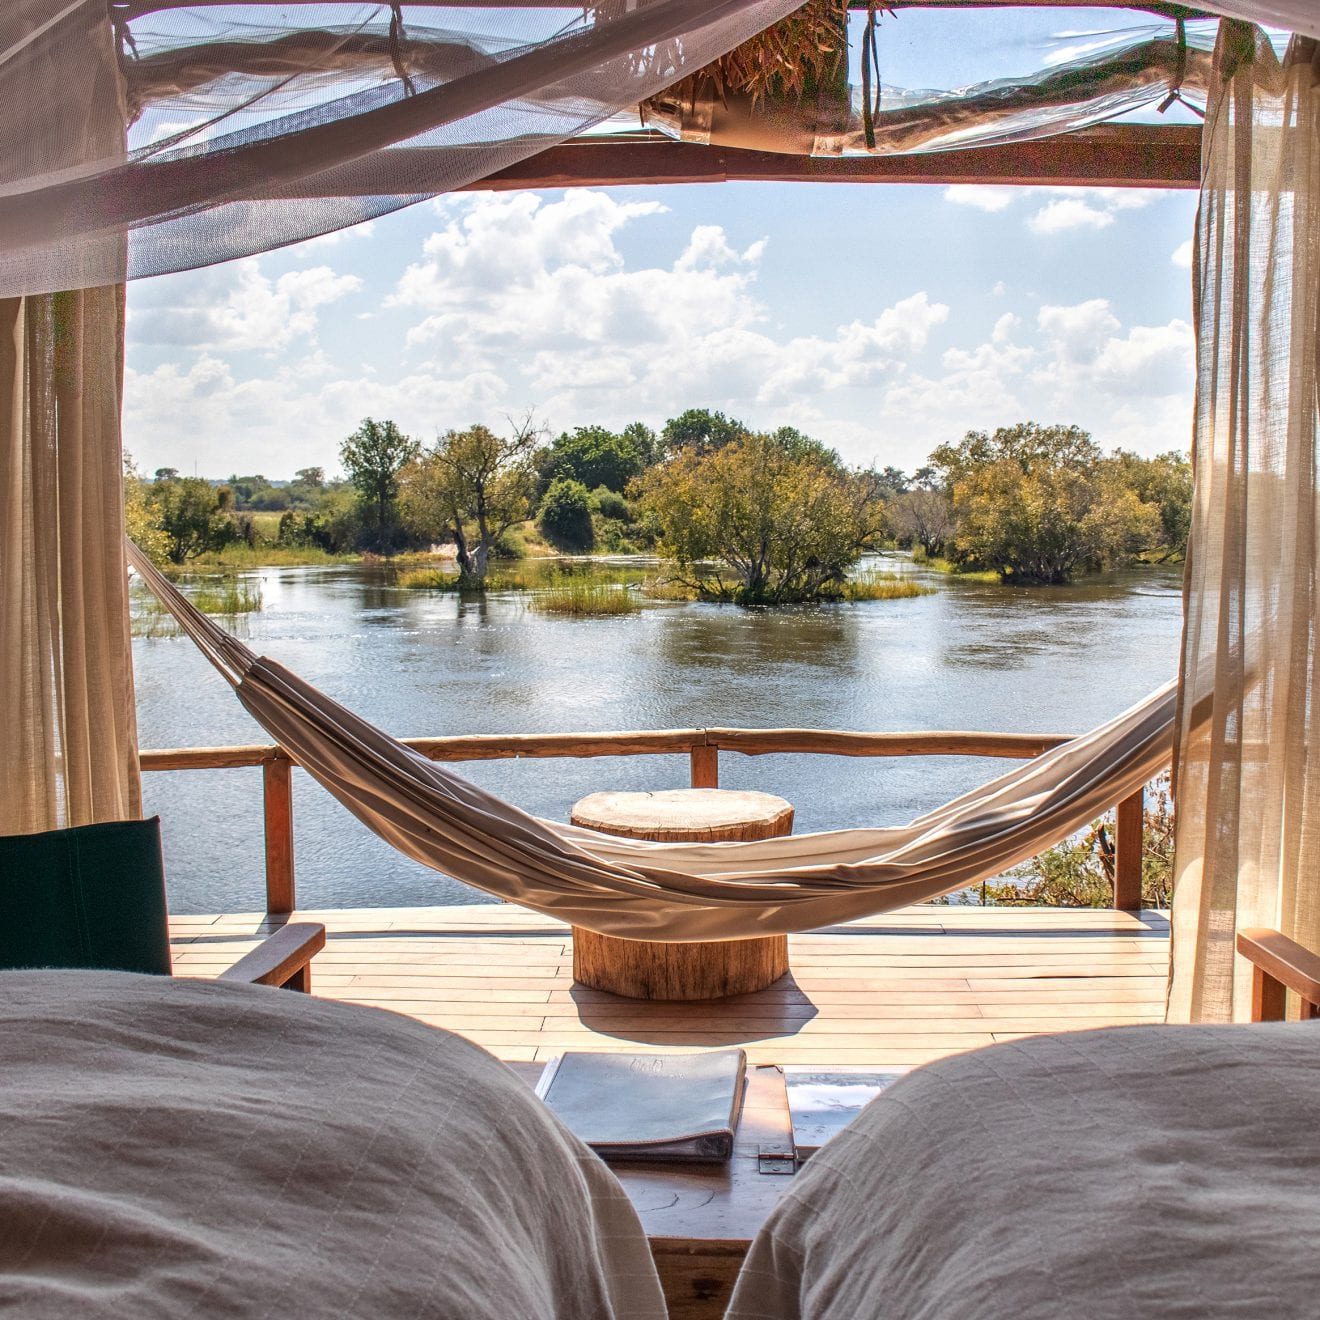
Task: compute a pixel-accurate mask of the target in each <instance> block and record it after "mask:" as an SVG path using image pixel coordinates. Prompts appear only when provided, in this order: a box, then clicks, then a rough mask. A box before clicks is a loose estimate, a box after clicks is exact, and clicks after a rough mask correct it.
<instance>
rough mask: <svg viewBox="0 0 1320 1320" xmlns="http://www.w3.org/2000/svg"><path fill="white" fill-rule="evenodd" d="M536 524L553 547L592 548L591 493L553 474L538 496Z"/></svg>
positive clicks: (566, 478) (593, 543)
mask: <svg viewBox="0 0 1320 1320" xmlns="http://www.w3.org/2000/svg"><path fill="white" fill-rule="evenodd" d="M615 498H619V497H618V496H616V497H615ZM536 525H537V527H539V528H540V529H541V534H542V535H543V536H544V537H545V539H546V540H547V541H549V542H550V544H551V545H553V546H554V547H555V548H556V549H557V550H577V551H582V550H590V549H592V547H593V546H594V545H595V544H596V533H595V530H594V528H593V527H592V523H591V495H590V493H589V492H588V490H587V488H586V487H585V486H584V485H583V484H582V483H581V482H580V481H574V480H572V479H571V478H569V477H557V478H556V479H555V480H554V481H552V482H551V483H550V487H549V489H548V490H547V491H546V492H545V495H544V496H543V497H542V499H541V506H540V508H539V510H538V511H537V514H536Z"/></svg>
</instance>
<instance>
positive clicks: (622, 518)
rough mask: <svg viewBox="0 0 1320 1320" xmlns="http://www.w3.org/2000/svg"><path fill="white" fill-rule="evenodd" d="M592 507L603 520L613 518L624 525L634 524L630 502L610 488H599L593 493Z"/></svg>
mask: <svg viewBox="0 0 1320 1320" xmlns="http://www.w3.org/2000/svg"><path fill="white" fill-rule="evenodd" d="M591 507H592V508H593V509H595V510H596V512H597V513H598V514H600V516H601V517H602V518H613V519H616V520H617V521H619V522H624V523H629V522H632V509H631V508H630V507H629V505H628V501H627V500H625V499H624V498H623V496H622V495H620V494H619V493H618V491H614V490H611V489H610V488H609V487H608V486H597V487H596V489H595V490H593V491H592V492H591Z"/></svg>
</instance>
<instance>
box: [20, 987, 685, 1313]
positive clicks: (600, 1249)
mask: <svg viewBox="0 0 1320 1320" xmlns="http://www.w3.org/2000/svg"><path fill="white" fill-rule="evenodd" d="M0 1060H3V1070H2V1071H0V1311H6V1312H12V1313H14V1314H17V1315H22V1316H24V1317H25V1320H45V1318H46V1317H50V1318H51V1320H55V1318H56V1317H58V1318H59V1320H67V1318H68V1317H70V1316H75V1315H76V1316H78V1317H80V1318H81V1317H109V1316H125V1317H128V1316H131V1317H134V1318H135V1320H137V1318H138V1317H153V1316H161V1317H166V1316H168V1317H171V1320H173V1318H174V1317H182V1316H198V1317H201V1316H205V1317H208V1318H209V1317H214V1316H225V1315H241V1316H258V1315H262V1316H264V1315H271V1316H277V1315H278V1316H285V1315H304V1316H312V1317H317V1316H327V1317H328V1316H335V1317H355V1316H360V1317H372V1318H373V1320H376V1318H377V1317H404V1316H423V1315H424V1316H427V1317H436V1318H438V1320H447V1318H449V1317H452V1318H453V1320H460V1318H461V1320H539V1318H540V1317H562V1318H563V1320H591V1318H593V1317H600V1318H601V1320H611V1318H613V1317H619V1318H620V1320H621V1318H623V1317H627V1318H628V1320H632V1318H633V1317H639V1318H642V1320H649V1318H651V1317H657V1318H658V1317H663V1316H664V1314H665V1312H664V1303H663V1299H662V1297H661V1293H660V1289H659V1284H658V1282H657V1279H656V1275H655V1269H654V1266H653V1264H652V1261H651V1256H650V1252H649V1250H648V1248H647V1243H646V1239H645V1236H644V1235H643V1233H642V1230H641V1227H640V1225H639V1223H638V1221H637V1217H636V1215H635V1214H634V1212H633V1210H632V1207H631V1205H630V1204H629V1202H628V1199H627V1197H626V1196H625V1194H624V1192H623V1190H622V1188H621V1187H620V1186H619V1184H618V1182H617V1181H616V1180H615V1179H614V1177H613V1175H612V1174H611V1173H610V1172H609V1171H608V1170H607V1169H606V1168H605V1166H604V1165H603V1164H602V1163H601V1162H600V1161H599V1160H597V1159H596V1157H595V1156H594V1155H592V1154H591V1153H590V1152H589V1151H588V1150H587V1149H586V1148H585V1147H584V1146H582V1145H581V1144H580V1143H579V1142H578V1141H577V1140H576V1139H575V1138H574V1137H573V1136H572V1135H571V1134H569V1133H568V1132H567V1131H566V1130H565V1129H563V1128H562V1127H561V1126H560V1125H559V1124H558V1123H557V1121H556V1120H555V1119H554V1118H553V1117H552V1116H551V1114H550V1113H549V1111H547V1110H546V1109H545V1107H544V1106H543V1105H542V1104H541V1103H540V1101H538V1100H537V1099H536V1098H535V1097H534V1096H533V1095H532V1093H531V1091H530V1090H529V1089H528V1087H527V1086H526V1085H525V1084H524V1083H523V1082H522V1081H521V1080H520V1079H519V1078H517V1077H516V1076H515V1075H514V1074H513V1072H512V1071H511V1070H509V1069H508V1068H506V1067H505V1066H504V1065H503V1064H501V1063H499V1062H498V1061H497V1060H495V1059H494V1058H492V1057H491V1056H490V1055H488V1054H486V1053H485V1052H484V1051H482V1050H480V1049H479V1048H477V1047H476V1046H475V1045H472V1044H470V1043H468V1042H467V1041H465V1040H463V1039H461V1038H460V1037H457V1036H454V1035H451V1034H449V1033H447V1032H442V1031H438V1030H435V1029H433V1028H429V1027H426V1026H424V1025H422V1024H421V1023H418V1022H415V1021H412V1020H410V1019H407V1018H403V1017H399V1016H396V1015H394V1014H391V1013H386V1012H382V1011H379V1010H376V1009H369V1008H359V1007H354V1006H351V1005H345V1004H336V1003H331V1002H327V1001H320V1000H314V999H308V998H307V997H305V996H303V995H291V994H288V993H286V992H284V991H280V990H271V989H265V988H262V987H256V986H247V985H242V984H235V983H221V982H206V981H192V980H171V979H169V978H165V977H151V976H134V975H127V974H124V973H117V972H50V971H37V972H4V973H0Z"/></svg>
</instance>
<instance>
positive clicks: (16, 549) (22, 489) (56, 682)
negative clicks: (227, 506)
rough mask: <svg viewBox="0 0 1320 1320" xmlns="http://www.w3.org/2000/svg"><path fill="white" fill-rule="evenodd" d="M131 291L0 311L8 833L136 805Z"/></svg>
mask: <svg viewBox="0 0 1320 1320" xmlns="http://www.w3.org/2000/svg"><path fill="white" fill-rule="evenodd" d="M122 332H123V286H122V285H119V286H115V287H105V288H98V289H81V290H77V291H75V292H72V293H59V294H40V295H36V296H33V297H29V298H12V299H5V300H3V301H0V400H3V401H4V407H5V412H4V414H3V415H0V703H2V705H0V710H2V712H3V717H2V718H0V730H3V734H2V735H0V834H26V833H31V832H35V831H38V830H47V829H54V828H57V827H58V826H62V825H86V824H90V823H92V822H94V821H99V820H121V819H125V818H128V817H131V816H136V815H138V814H139V811H140V799H139V792H138V768H137V733H136V722H135V717H134V705H133V670H132V657H131V653H130V647H129V635H128V600H127V591H128V587H127V576H126V570H125V565H124V556H123V552H122V549H121V545H122V540H123V506H122V502H121V499H120V480H121V473H120V468H121V464H120V450H119V402H120V373H121V342H122V340H121V336H122Z"/></svg>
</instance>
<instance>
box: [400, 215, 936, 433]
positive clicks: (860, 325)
mask: <svg viewBox="0 0 1320 1320" xmlns="http://www.w3.org/2000/svg"><path fill="white" fill-rule="evenodd" d="M661 210H662V208H661V207H660V206H659V205H658V204H656V203H652V202H620V201H618V200H616V199H615V198H613V197H611V196H609V195H607V194H604V193H597V192H592V191H590V190H583V191H580V192H575V193H570V194H566V195H565V197H564V199H563V200H562V201H557V202H549V203H547V202H545V201H544V200H543V199H541V198H539V197H536V196H533V195H531V194H516V195H510V196H507V197H485V198H474V199H463V200H462V201H460V202H459V203H458V204H457V206H456V207H455V208H454V209H452V210H450V211H447V212H445V214H446V216H447V220H448V223H447V224H446V225H445V227H444V228H443V229H441V230H438V231H437V232H436V233H435V234H433V235H432V236H431V237H430V238H428V239H427V240H426V242H425V244H424V248H423V260H421V261H419V262H416V263H414V264H412V265H410V266H409V267H408V269H407V270H406V271H405V273H404V275H403V277H402V278H401V279H400V281H399V283H398V286H397V288H396V289H395V292H394V294H393V295H392V297H391V302H392V304H393V305H394V306H396V307H401V308H416V309H418V310H420V311H422V312H423V313H424V315H423V316H422V317H421V319H420V320H418V321H417V322H416V323H415V324H414V325H413V326H412V327H411V328H410V329H409V330H408V332H407V339H408V342H409V343H410V344H411V345H412V346H413V347H414V348H415V349H418V350H423V349H425V350H426V351H429V352H435V353H437V354H438V352H439V350H440V348H441V346H443V356H444V358H445V360H446V361H447V362H448V363H449V364H450V366H451V367H454V368H455V369H462V370H490V371H498V372H501V373H503V374H504V376H505V378H506V379H511V380H512V379H517V380H519V381H520V382H521V383H523V384H524V385H525V388H526V390H527V392H528V393H530V394H531V395H532V396H533V397H535V398H537V399H539V400H541V401H542V406H543V408H544V409H545V410H546V411H547V412H548V413H549V414H551V415H553V416H555V417H572V418H574V419H575V420H576V419H577V418H579V417H581V416H584V415H590V416H592V417H593V418H596V419H599V420H601V421H606V422H611V423H613V422H617V421H619V420H620V419H625V420H626V418H625V416H624V414H625V413H630V414H631V415H632V416H636V415H638V414H642V415H645V414H646V413H647V412H648V411H649V412H651V413H652V415H654V414H656V413H659V414H660V415H662V416H664V415H668V414H669V413H670V412H672V411H673V410H674V409H675V408H676V407H677V406H678V404H677V403H676V402H675V400H677V399H699V398H704V399H711V398H720V399H723V400H725V401H726V402H725V403H724V404H723V406H725V407H730V408H743V409H745V410H746V409H750V410H752V411H753V412H755V411H756V409H757V408H758V407H762V408H766V409H769V408H772V407H773V408H776V409H787V410H794V409H798V410H801V409H808V408H810V406H811V400H812V398H813V396H815V395H817V394H819V393H821V392H824V391H830V390H839V389H854V388H860V387H864V386H866V385H868V384H869V383H871V382H873V381H875V380H877V379H880V378H882V377H884V376H885V375H886V374H889V373H893V372H894V371H896V370H897V369H898V368H899V365H900V364H901V362H902V361H903V360H904V359H906V358H909V357H912V356H913V355H916V354H919V353H921V352H922V351H923V350H924V348H925V346H926V344H927V342H928V340H929V337H930V335H931V333H932V331H933V330H934V329H935V327H937V326H939V325H941V324H942V323H943V322H944V321H945V320H947V318H948V315H949V309H948V307H947V306H944V305H942V304H939V303H935V302H932V301H931V300H930V299H929V297H928V296H927V295H926V294H925V293H923V292H919V293H915V294H912V295H909V296H908V297H905V298H902V299H900V300H898V301H897V302H895V303H894V304H893V305H892V306H889V307H886V308H883V309H882V310H881V311H880V312H879V313H878V314H876V315H875V316H873V317H870V318H856V319H853V320H851V321H848V322H846V323H844V324H842V325H840V326H838V327H837V328H836V329H835V330H834V331H833V332H831V333H824V334H813V335H798V336H794V337H791V338H789V339H786V340H781V339H777V338H776V337H774V336H773V335H772V334H770V333H769V332H768V331H767V330H766V329H765V328H764V326H765V322H766V320H767V317H766V312H765V308H764V306H763V305H762V303H761V301H760V300H759V299H758V297H757V296H756V281H757V277H758V275H759V271H760V267H761V264H762V261H763V259H764V256H765V253H766V243H765V241H764V240H758V241H756V242H753V243H751V244H749V245H747V246H745V247H743V246H739V245H735V244H734V243H732V242H731V241H730V239H729V236H728V234H727V232H726V231H725V229H724V228H723V227H722V226H719V225H710V224H703V225H698V226H696V227H695V228H694V229H693V230H692V231H691V233H690V234H689V236H688V238H687V241H686V243H685V244H684V245H683V247H682V248H681V250H680V251H679V252H678V253H677V255H676V256H674V257H673V259H672V260H671V261H668V262H664V263H660V262H655V261H654V260H653V261H652V262H650V263H642V264H632V265H630V264H629V263H628V262H626V261H625V259H624V255H623V252H622V251H621V249H620V247H619V239H620V236H621V234H622V232H623V231H624V230H625V229H627V228H628V227H629V226H633V225H636V224H638V223H640V222H643V221H644V220H645V219H647V218H649V217H651V216H655V215H657V214H659V213H660V212H661ZM511 249H515V250H512V251H511ZM748 420H749V421H752V422H753V424H755V421H754V418H748Z"/></svg>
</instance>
